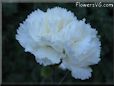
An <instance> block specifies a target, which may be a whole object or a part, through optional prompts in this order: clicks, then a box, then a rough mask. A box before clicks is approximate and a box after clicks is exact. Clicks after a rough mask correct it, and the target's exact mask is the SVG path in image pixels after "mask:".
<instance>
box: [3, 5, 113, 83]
mask: <svg viewBox="0 0 114 86" xmlns="http://www.w3.org/2000/svg"><path fill="white" fill-rule="evenodd" d="M54 6H60V7H64V8H67V9H68V10H70V11H72V12H73V13H74V14H75V15H76V16H77V18H78V19H79V20H80V19H83V18H86V22H87V23H90V24H91V26H92V27H93V28H96V29H97V30H98V34H99V35H100V36H101V38H100V40H101V46H102V51H101V61H100V63H99V64H97V65H93V66H92V69H93V72H92V77H91V78H90V79H89V80H83V81H82V80H77V79H74V78H73V77H72V76H71V74H70V72H69V71H68V72H67V70H66V71H63V70H61V69H59V68H58V67H43V66H41V65H39V64H38V63H36V61H35V57H34V56H33V55H32V54H30V53H25V52H24V49H23V48H22V47H21V46H20V44H19V43H18V41H17V40H16V39H15V35H16V30H17V28H18V27H19V23H22V21H24V20H25V19H26V18H27V15H29V14H30V13H31V12H32V11H34V10H35V9H37V8H39V9H41V10H43V11H46V10H47V8H52V7H54ZM112 47H113V8H79V7H76V6H75V3H74V4H73V3H3V4H2V82H3V83H4V84H5V83H48V84H49V83H60V81H61V80H62V78H63V77H64V76H65V73H66V72H67V76H66V77H65V79H64V80H63V81H62V82H61V83H113V49H112Z"/></svg>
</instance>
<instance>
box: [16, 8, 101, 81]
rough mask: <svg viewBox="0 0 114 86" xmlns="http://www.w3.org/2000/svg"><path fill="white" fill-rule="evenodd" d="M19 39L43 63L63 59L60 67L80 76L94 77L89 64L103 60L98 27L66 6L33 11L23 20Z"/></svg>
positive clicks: (80, 77) (47, 63)
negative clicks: (91, 24) (77, 16)
mask: <svg viewBox="0 0 114 86" xmlns="http://www.w3.org/2000/svg"><path fill="white" fill-rule="evenodd" d="M16 39H17V40H18V41H19V43H20V44H21V46H22V47H23V48H25V52H30V53H32V54H33V55H34V56H35V58H36V61H37V62H38V63H39V64H42V65H44V66H47V65H52V64H58V63H60V61H61V60H62V63H61V65H60V68H62V69H68V70H70V71H71V73H72V76H73V77H74V78H76V79H82V80H84V79H88V78H89V77H91V72H92V69H91V68H90V67H89V66H90V65H94V64H97V63H98V62H99V61H100V58H99V57H100V50H101V48H100V45H101V43H100V41H99V38H98V36H97V31H96V30H95V29H93V28H91V26H90V25H89V24H86V23H85V19H83V20H77V18H76V17H75V16H74V14H73V13H72V12H70V11H67V10H66V9H64V8H60V7H55V8H51V9H48V10H47V12H43V11H41V10H39V9H38V10H36V11H34V12H32V13H31V14H30V15H29V16H28V17H27V19H26V20H25V21H24V22H23V23H22V24H20V27H19V28H18V30H17V34H16Z"/></svg>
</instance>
